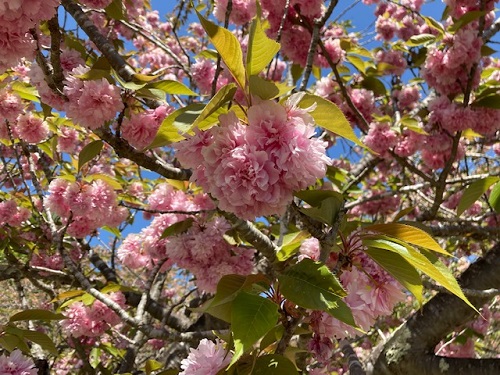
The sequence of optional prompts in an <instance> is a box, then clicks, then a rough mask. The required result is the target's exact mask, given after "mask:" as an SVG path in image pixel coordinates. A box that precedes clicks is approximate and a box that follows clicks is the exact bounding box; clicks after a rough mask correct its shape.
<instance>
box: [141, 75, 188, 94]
mask: <svg viewBox="0 0 500 375" xmlns="http://www.w3.org/2000/svg"><path fill="white" fill-rule="evenodd" d="M144 88H146V89H158V90H161V91H163V92H164V93H165V94H170V95H190V96H197V95H198V94H197V93H195V92H194V91H193V90H191V89H190V88H189V87H187V86H186V85H184V84H182V83H180V82H177V81H173V80H170V79H165V80H162V81H158V82H152V83H148V84H147V85H146V86H144Z"/></svg>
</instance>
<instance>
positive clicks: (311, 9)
mask: <svg viewBox="0 0 500 375" xmlns="http://www.w3.org/2000/svg"><path fill="white" fill-rule="evenodd" d="M261 4H262V9H263V10H264V12H265V17H266V19H267V20H268V21H269V23H270V28H269V30H267V33H268V35H269V36H270V37H272V38H275V37H276V35H277V32H278V30H279V29H280V27H281V26H282V30H281V41H280V43H281V48H282V52H283V54H284V55H285V56H286V57H287V58H288V59H289V60H291V61H293V62H294V63H296V64H299V65H301V66H305V65H306V62H307V53H308V49H309V48H308V47H309V45H310V43H311V32H310V31H308V30H307V28H305V27H303V26H301V25H300V23H308V24H309V25H311V26H312V25H313V22H314V19H315V18H319V17H321V15H322V14H323V12H324V6H323V1H322V0H291V1H290V3H289V7H288V8H287V7H286V0H279V1H276V0H263V1H261ZM284 16H285V21H284V23H283V25H281V24H282V19H283V17H284ZM339 31H340V32H339ZM320 34H321V36H322V39H323V43H324V46H325V48H326V50H327V52H328V54H329V55H330V58H331V60H332V61H333V63H339V62H341V61H342V60H343V59H344V55H345V52H344V51H343V50H342V48H341V47H340V38H341V37H343V36H344V31H343V30H342V29H341V28H339V27H332V26H330V27H328V28H323V29H322V30H320ZM314 63H315V64H316V65H318V66H323V67H326V66H328V61H327V60H326V58H325V57H324V56H322V52H321V49H320V48H318V49H317V51H316V54H315V56H314Z"/></svg>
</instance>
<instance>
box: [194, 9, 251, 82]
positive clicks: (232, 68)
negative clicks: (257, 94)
mask: <svg viewBox="0 0 500 375" xmlns="http://www.w3.org/2000/svg"><path fill="white" fill-rule="evenodd" d="M196 14H197V15H198V18H199V19H200V23H201V25H202V26H203V28H204V29H205V31H206V33H207V34H208V37H209V38H210V41H211V42H212V44H213V45H214V46H215V49H217V52H219V54H220V56H221V58H222V60H223V61H224V63H225V64H226V66H227V67H228V69H229V72H230V73H231V75H232V76H233V77H234V79H235V81H236V82H237V83H238V85H239V86H240V87H241V88H242V89H244V88H245V67H244V66H243V53H242V51H241V46H240V42H239V41H238V39H236V37H235V36H234V35H233V33H231V32H230V31H229V30H227V29H225V28H223V27H219V26H217V25H216V24H214V23H212V22H210V21H209V20H207V19H205V18H204V17H203V16H202V15H201V14H200V13H198V11H196Z"/></svg>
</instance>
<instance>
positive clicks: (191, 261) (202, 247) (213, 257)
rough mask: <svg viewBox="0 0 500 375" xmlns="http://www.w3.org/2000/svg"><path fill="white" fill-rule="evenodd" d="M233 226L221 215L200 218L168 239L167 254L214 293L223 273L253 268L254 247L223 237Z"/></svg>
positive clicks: (201, 284)
mask: <svg viewBox="0 0 500 375" xmlns="http://www.w3.org/2000/svg"><path fill="white" fill-rule="evenodd" d="M230 229H231V225H230V224H229V223H228V222H227V221H226V220H225V219H224V218H222V217H215V218H213V219H211V220H209V221H202V220H199V221H197V222H195V223H193V225H192V226H191V228H189V229H188V231H187V232H186V233H183V234H181V235H178V236H175V237H172V238H171V239H170V240H169V242H168V244H167V255H168V256H169V258H170V259H171V260H172V261H173V262H175V263H176V264H177V265H178V266H179V267H182V268H185V269H187V270H189V272H191V273H192V274H193V275H194V276H195V279H196V281H195V282H196V285H197V286H198V288H200V289H201V290H204V291H207V292H211V293H213V292H215V291H216V289H217V283H218V282H219V280H220V279H221V278H222V276H224V275H228V274H238V275H248V274H250V273H252V270H253V265H254V263H253V257H254V251H253V250H251V249H246V248H244V247H237V246H232V245H230V244H229V243H228V242H227V241H226V240H225V239H224V237H223V236H224V234H225V232H227V231H229V230H230Z"/></svg>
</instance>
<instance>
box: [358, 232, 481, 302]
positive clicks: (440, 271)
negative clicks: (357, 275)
mask: <svg viewBox="0 0 500 375" xmlns="http://www.w3.org/2000/svg"><path fill="white" fill-rule="evenodd" d="M424 233H425V232H424ZM363 243H364V244H365V245H366V246H368V247H376V248H380V249H385V250H389V251H393V252H395V253H397V254H399V255H401V256H402V257H403V258H404V259H405V260H406V261H407V262H408V263H410V264H411V265H412V266H413V267H415V268H416V269H417V270H419V271H420V272H422V273H424V274H426V275H427V276H429V277H430V278H431V279H432V280H434V281H436V282H438V283H439V284H441V285H442V286H443V287H444V288H446V289H447V290H448V291H450V292H451V293H453V294H454V295H456V296H457V297H458V298H460V299H461V300H462V301H464V302H465V303H467V304H468V305H469V306H470V307H472V308H473V309H474V310H476V311H477V309H476V308H475V307H474V306H473V305H472V304H471V303H470V302H469V300H468V299H467V297H465V295H464V294H463V292H462V290H461V289H460V286H459V285H458V282H457V280H456V279H455V278H454V277H453V275H452V273H451V272H450V270H449V269H448V268H447V267H445V266H444V265H443V266H441V265H435V264H433V262H431V261H430V260H429V259H428V258H427V257H426V256H425V255H423V254H422V253H420V252H418V251H417V250H416V249H414V248H413V247H411V246H409V245H405V244H402V243H396V242H392V241H390V240H387V239H377V238H374V239H371V240H370V239H364V240H363ZM423 252H424V251H423ZM428 254H432V253H428ZM435 259H437V258H435ZM434 263H436V262H434Z"/></svg>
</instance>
